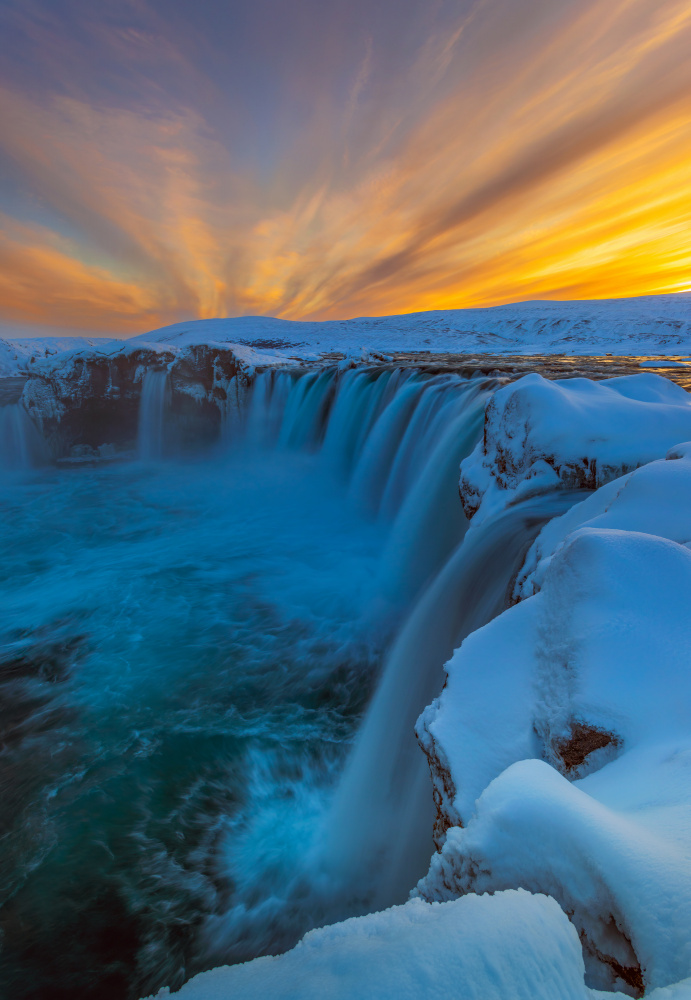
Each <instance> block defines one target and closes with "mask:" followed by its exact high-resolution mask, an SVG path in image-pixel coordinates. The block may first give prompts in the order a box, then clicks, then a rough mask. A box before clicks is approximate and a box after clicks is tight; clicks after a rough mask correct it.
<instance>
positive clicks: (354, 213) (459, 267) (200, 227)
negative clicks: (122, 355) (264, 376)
mask: <svg viewBox="0 0 691 1000" xmlns="http://www.w3.org/2000/svg"><path fill="white" fill-rule="evenodd" d="M519 8H520V10H519ZM519 15H522V17H521V16H519ZM689 51H691V8H689V6H688V3H687V2H686V0H684V2H678V0H662V2H652V0H608V2H605V0H590V2H584V3H578V4H571V3H565V4H554V3H553V2H551V0H550V2H547V0H526V2H525V3H523V4H520V5H517V4H516V3H515V2H514V0H481V2H480V3H478V4H476V6H475V7H474V8H473V10H472V11H471V13H470V15H466V17H465V19H464V20H462V21H459V23H458V24H457V26H456V28H455V30H454V31H453V32H452V33H451V34H450V35H446V36H445V37H441V36H440V37H430V38H427V39H424V40H422V41H421V44H420V48H419V50H418V54H417V56H416V57H415V59H414V60H413V61H412V63H411V64H410V65H409V66H407V67H405V68H404V71H402V74H401V79H400V87H399V88H398V89H396V88H394V87H390V88H389V89H388V90H387V91H386V93H385V94H383V95H382V92H381V91H378V92H377V93H376V94H374V95H373V94H372V93H370V91H371V90H372V86H373V85H372V86H371V85H370V78H371V76H372V73H373V69H372V68H373V66H376V61H377V51H376V48H373V46H372V43H371V41H368V43H367V46H366V47H365V49H364V50H363V53H362V54H361V62H360V65H359V66H356V67H354V75H353V82H352V86H351V89H350V92H349V94H347V95H346V97H345V99H344V102H343V106H342V107H332V106H330V105H329V104H328V102H327V101H326V98H325V97H324V96H323V95H317V96H315V101H314V107H313V114H312V117H311V118H309V119H308V120H307V121H306V123H305V125H304V128H303V130H302V131H301V132H300V133H299V134H296V135H295V137H294V140H293V142H292V143H291V145H290V148H286V149H284V150H283V154H282V158H281V157H279V160H278V161H277V162H276V163H275V164H274V165H273V169H272V170H270V171H265V172H264V173H263V174H262V175H259V174H258V173H257V172H256V171H254V170H252V169H251V168H250V167H249V166H247V164H246V162H245V161H244V160H243V159H242V157H239V156H238V155H237V152H236V150H237V148H238V144H241V143H242V136H238V137H234V136H232V135H231V136H220V135H219V134H218V132H217V131H214V130H212V129H211V128H210V127H209V125H208V124H207V122H206V121H205V120H204V119H203V118H202V117H201V116H200V115H199V113H195V112H192V111H191V110H189V109H185V108H177V109H167V110H166V111H162V110H161V109H160V108H151V107H149V108H146V109H143V108H132V107H131V108H127V109H117V108H115V109H113V108H109V109H107V108H103V107H97V106H92V105H90V104H89V103H88V102H85V101H83V100H81V101H80V100H76V99H74V98H70V99H67V98H56V99H54V100H53V101H52V102H51V103H50V104H49V105H48V106H45V107H41V106H38V104H37V103H36V102H35V101H32V100H30V99H29V98H28V97H25V96H22V95H18V94H16V93H9V92H6V91H5V92H0V112H1V113H2V116H3V121H4V122H5V123H6V124H5V130H4V134H3V136H2V138H1V140H0V141H1V142H2V145H3V147H4V150H5V152H6V154H7V155H8V156H9V157H10V159H11V161H12V162H13V163H14V164H15V165H16V166H17V168H18V169H19V170H20V171H21V172H22V174H23V176H24V177H25V179H26V182H27V184H28V185H29V186H30V188H31V190H32V191H33V192H35V195H36V197H37V199H39V200H40V202H41V204H42V205H44V206H49V207H50V208H51V209H52V210H53V211H54V212H56V213H57V214H59V216H60V219H61V223H60V229H59V231H58V226H57V224H56V225H55V227H53V228H51V226H50V225H49V224H48V223H45V224H44V225H43V226H38V225H32V226H29V225H26V224H22V223H21V222H20V220H18V219H14V220H12V219H8V218H6V219H5V223H4V226H3V228H4V230H5V232H4V236H3V238H2V242H0V315H1V316H2V317H4V318H5V319H6V320H11V321H13V322H27V323H29V322H31V323H40V324H44V325H59V326H61V327H72V328H75V329H92V330H109V331H112V332H114V333H116V332H118V331H120V332H122V333H123V334H125V333H130V332H137V331H141V330H144V329H147V328H151V327H153V326H155V325H160V324H163V323H167V322H174V321H175V320H178V319H183V318H190V317H208V316H224V315H238V314H250V313H270V314H273V315H277V316H283V317H286V318H292V319H297V318H303V317H305V318H317V319H319V318H335V317H345V316H353V315H362V314H367V313H370V314H385V313H392V312H404V311H413V310H417V309H433V308H451V307H461V306H468V305H490V304H496V303H500V302H506V301H514V300H520V299H527V298H536V297H543V298H547V297H552V298H560V297H562V298H567V297H605V296H616V295H637V294H643V293H652V292H664V291H674V290H678V289H680V288H682V287H688V284H689V271H690V269H691V247H690V246H689V243H688V237H687V233H688V232H689V231H690V230H689V227H690V226H691V169H689V164H690V163H691V128H690V127H689V126H690V125H691V60H689V59H688V52H689ZM330 117H332V118H335V119H337V120H338V121H339V122H340V126H339V127H338V128H326V126H325V123H326V122H327V121H328V120H329V118H330ZM240 162H242V163H243V166H242V167H240V166H238V164H239V163H240ZM67 233H69V238H68V236H67V235H66V234H67Z"/></svg>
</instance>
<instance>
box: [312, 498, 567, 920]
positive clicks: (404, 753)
mask: <svg viewBox="0 0 691 1000" xmlns="http://www.w3.org/2000/svg"><path fill="white" fill-rule="evenodd" d="M574 502H575V499H574V496H573V495H563V494H562V495H559V494H557V495H550V496H547V497H541V498H539V499H533V500H528V501H526V502H524V503H523V504H521V505H519V506H517V507H515V508H513V509H511V510H509V511H505V512H502V513H501V514H499V515H498V516H496V517H495V518H494V519H493V520H491V521H490V522H488V523H486V524H483V525H482V526H481V527H480V528H478V529H477V530H474V531H471V532H470V533H468V534H467V535H466V536H465V539H464V540H463V542H461V544H460V545H459V546H458V547H457V548H456V550H455V551H454V552H453V553H452V554H451V556H450V558H449V559H448V561H447V562H446V564H445V565H444V566H443V568H442V569H441V571H440V572H439V574H438V575H437V576H436V577H435V578H434V580H433V581H432V583H431V584H430V585H429V587H428V588H427V589H426V590H425V591H424V593H423V594H422V596H421V597H420V599H419V601H418V602H417V604H416V605H415V606H414V608H413V609H412V612H411V613H410V616H409V618H408V620H407V621H406V623H405V624H404V626H403V627H402V629H401V631H400V632H399V634H398V636H397V638H396V640H395V641H394V643H393V646H392V647H391V650H390V652H389V655H388V657H387V659H386V663H385V666H384V671H383V674H382V677H381V680H380V682H379V685H378V687H377V690H376V692H375V695H374V698H373V700H372V702H371V704H370V707H369V709H368V711H367V714H366V716H365V719H364V722H363V723H362V726H361V728H360V731H359V733H358V737H357V740H356V744H355V747H354V749H353V752H352V754H351V756H350V759H349V760H348V762H347V765H346V768H345V771H344V774H343V776H342V779H341V782H340V785H339V788H338V791H337V795H336V798H335V801H334V804H333V808H332V811H331V814H330V816H329V817H328V821H327V824H326V828H325V835H324V844H325V847H324V852H325V858H324V860H323V862H322V863H323V864H324V867H325V868H326V869H327V871H328V872H330V873H332V874H335V875H336V879H337V882H341V883H342V884H344V885H347V886H348V887H349V888H350V891H351V892H353V893H354V894H355V895H357V896H359V897H360V898H361V899H362V904H363V907H364V908H366V909H380V908H382V907H385V906H391V905H392V904H394V903H399V902H403V901H404V900H405V899H406V897H407V894H408V891H409V889H410V888H411V887H412V886H413V885H414V884H415V882H416V881H417V880H418V878H420V877H421V875H422V874H424V872H425V871H426V869H427V865H428V862H429V858H430V855H431V853H432V851H433V844H432V826H433V822H434V809H433V805H432V795H431V789H430V780H429V770H428V767H427V762H426V760H425V758H424V756H423V754H422V752H421V750H420V748H419V747H418V745H417V741H416V738H415V732H414V727H415V722H416V720H417V717H418V715H419V714H420V712H421V711H422V709H423V708H424V707H425V706H426V705H427V704H428V703H429V702H430V701H431V700H432V699H433V698H434V697H435V696H436V695H437V694H439V692H440V691H441V688H442V685H443V683H444V676H443V670H442V667H443V664H444V663H445V662H446V661H447V660H448V659H449V657H450V656H451V653H452V652H453V650H454V649H455V648H456V647H457V646H459V645H460V643H461V642H462V640H463V639H464V638H465V637H466V636H467V635H469V634H470V632H473V631H475V629H478V628H480V627H481V626H482V625H485V624H486V623H487V622H488V621H490V620H491V619H492V618H493V617H494V616H495V615H497V614H499V613H500V612H501V611H502V610H503V609H504V608H505V607H506V606H507V604H508V598H509V595H510V590H511V585H512V583H513V580H514V577H515V575H516V573H517V572H518V570H519V569H520V566H521V564H522V562H523V559H524V557H525V553H526V551H527V549H528V547H529V545H530V544H531V542H532V540H533V539H534V537H535V536H536V534H537V532H538V530H539V528H540V527H541V526H542V525H543V524H544V523H545V522H546V521H547V520H549V519H550V518H552V517H554V516H556V515H557V514H561V513H563V512H564V510H565V509H567V508H568V506H570V505H571V504H573V503H574Z"/></svg>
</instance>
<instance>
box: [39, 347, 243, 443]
mask: <svg viewBox="0 0 691 1000" xmlns="http://www.w3.org/2000/svg"><path fill="white" fill-rule="evenodd" d="M156 369H167V370H168V372H169V384H170V409H169V412H168V413H167V416H166V433H167V435H168V436H169V438H170V440H171V442H174V443H175V446H176V447H179V448H182V449H191V448H195V447H199V446H203V445H205V444H209V443H211V442H213V441H214V440H216V438H217V437H218V434H219V429H220V425H221V420H222V417H223V415H224V414H231V413H232V410H233V408H234V407H235V408H237V407H238V406H239V405H240V402H241V400H242V396H243V394H244V392H245V390H246V388H247V386H248V384H249V382H250V379H251V377H252V369H251V367H250V366H249V365H248V364H247V363H246V362H245V361H242V360H240V359H239V358H238V357H237V356H236V355H235V353H234V352H233V350H232V348H231V347H227V348H224V347H215V346H210V345H198V346H193V347H187V348H184V349H182V350H178V349H175V348H173V347H167V346H159V345H137V346H136V347H130V346H128V345H123V347H122V348H121V349H120V350H115V351H110V352H105V351H98V350H86V351H78V352H69V353H67V354H65V355H62V356H61V357H60V359H58V360H57V363H56V361H53V360H52V359H48V360H46V361H44V362H39V363H38V364H36V365H33V366H32V367H31V368H30V369H29V370H28V377H27V380H26V383H25V385H24V388H23V393H22V402H23V404H24V406H25V408H26V410H27V411H28V413H29V415H30V416H31V418H32V420H33V421H34V423H35V424H36V426H37V427H38V428H39V429H40V430H41V432H42V434H43V436H44V439H45V441H46V445H47V450H48V453H49V455H50V456H51V457H52V458H54V459H57V458H61V457H63V456H65V455H69V454H70V452H71V451H73V450H75V449H81V450H82V451H85V450H88V449H92V450H94V451H96V450H97V449H99V448H102V447H103V446H112V447H114V448H115V449H116V451H117V450H124V449H127V448H131V447H132V446H133V445H134V442H135V441H136V437H137V423H138V416H139V404H140V398H141V391H142V382H143V379H144V376H145V375H146V373H147V371H150V370H156Z"/></svg>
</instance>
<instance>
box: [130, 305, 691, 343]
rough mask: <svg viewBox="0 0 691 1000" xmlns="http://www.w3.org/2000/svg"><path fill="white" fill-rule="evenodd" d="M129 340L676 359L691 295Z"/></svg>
mask: <svg viewBox="0 0 691 1000" xmlns="http://www.w3.org/2000/svg"><path fill="white" fill-rule="evenodd" d="M133 339H134V340H138V341H148V342H154V343H166V344H171V345H176V346H180V347H182V346H184V345H189V344H196V343H200V342H208V341H213V342H215V343H223V342H233V343H242V344H247V345H249V346H251V347H255V348H256V349H257V350H269V351H271V352H272V353H277V354H283V355H298V356H301V357H304V356H309V355H319V354H322V353H328V352H332V351H333V352H336V351H338V352H343V353H345V354H359V353H360V352H361V351H362V350H365V351H367V350H374V351H384V352H389V351H434V352H438V351H440V352H448V353H460V354H467V353H471V352H482V353H490V354H524V353H525V354H536V353H537V354H540V353H545V354H554V353H560V354H562V353H565V354H605V353H612V354H677V355H678V354H687V353H690V352H691V293H684V294H679V295H651V296H645V297H643V298H633V299H605V300H598V301H577V302H553V301H546V302H522V303H518V304H515V305H506V306H496V307H494V308H489V309H449V310H443V311H435V312H422V313H410V314H408V315H404V316H378V317H370V318H367V317H364V318H361V319H350V320H342V321H328V322H324V323H303V322H291V321H289V320H282V319H272V318H270V317H266V316H243V317H240V318H237V319H211V320H198V321H197V322H189V323H177V324H175V325H174V326H167V327H163V329H161V330H155V331H152V332H151V333H146V334H142V335H141V336H140V337H137V338H133Z"/></svg>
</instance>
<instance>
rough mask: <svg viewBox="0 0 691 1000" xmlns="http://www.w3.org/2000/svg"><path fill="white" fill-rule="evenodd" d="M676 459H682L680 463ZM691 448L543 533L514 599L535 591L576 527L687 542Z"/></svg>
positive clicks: (625, 480)
mask: <svg viewBox="0 0 691 1000" xmlns="http://www.w3.org/2000/svg"><path fill="white" fill-rule="evenodd" d="M679 459H686V460H682V461H679ZM689 459H691V443H685V444H682V445H677V446H675V447H674V448H672V449H670V451H669V452H668V453H667V457H666V459H663V460H661V461H656V462H651V463H650V464H648V465H644V466H643V467H642V468H639V469H637V470H636V471H635V472H632V473H629V474H628V475H626V476H622V477H620V478H619V479H615V480H614V481H613V482H611V483H608V484H607V485H606V486H603V487H602V488H601V489H599V490H597V491H595V492H594V493H593V494H592V495H591V496H589V497H588V498H587V499H586V500H584V501H583V502H582V503H579V504H576V505H575V506H574V507H572V508H571V509H570V510H569V511H568V512H567V513H566V514H563V515H562V516H561V517H556V518H554V520H552V521H550V522H549V523H548V524H547V525H545V527H544V528H543V529H542V531H541V532H540V534H539V535H538V537H537V539H536V540H535V542H534V544H533V545H532V547H531V549H530V551H529V552H528V555H527V556H526V560H525V563H524V565H523V570H522V572H521V574H520V576H519V579H518V581H517V584H516V597H517V598H523V597H529V596H530V595H531V594H534V593H536V592H537V591H538V590H540V588H541V586H542V582H543V580H544V575H545V572H546V570H547V567H548V566H549V564H550V562H551V560H552V556H553V554H554V552H555V551H556V550H557V549H558V548H559V547H560V546H561V545H562V544H563V543H564V541H565V540H566V539H567V538H568V536H569V535H570V534H571V533H572V532H573V531H575V530H576V529H577V528H580V527H584V526H588V527H592V528H615V529H618V530H621V531H641V532H645V533H647V534H650V535H658V536H659V537H660V538H669V539H670V540H671V541H675V542H678V543H679V544H680V545H688V544H690V543H691V503H690V502H689V501H690V499H691V461H689Z"/></svg>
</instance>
